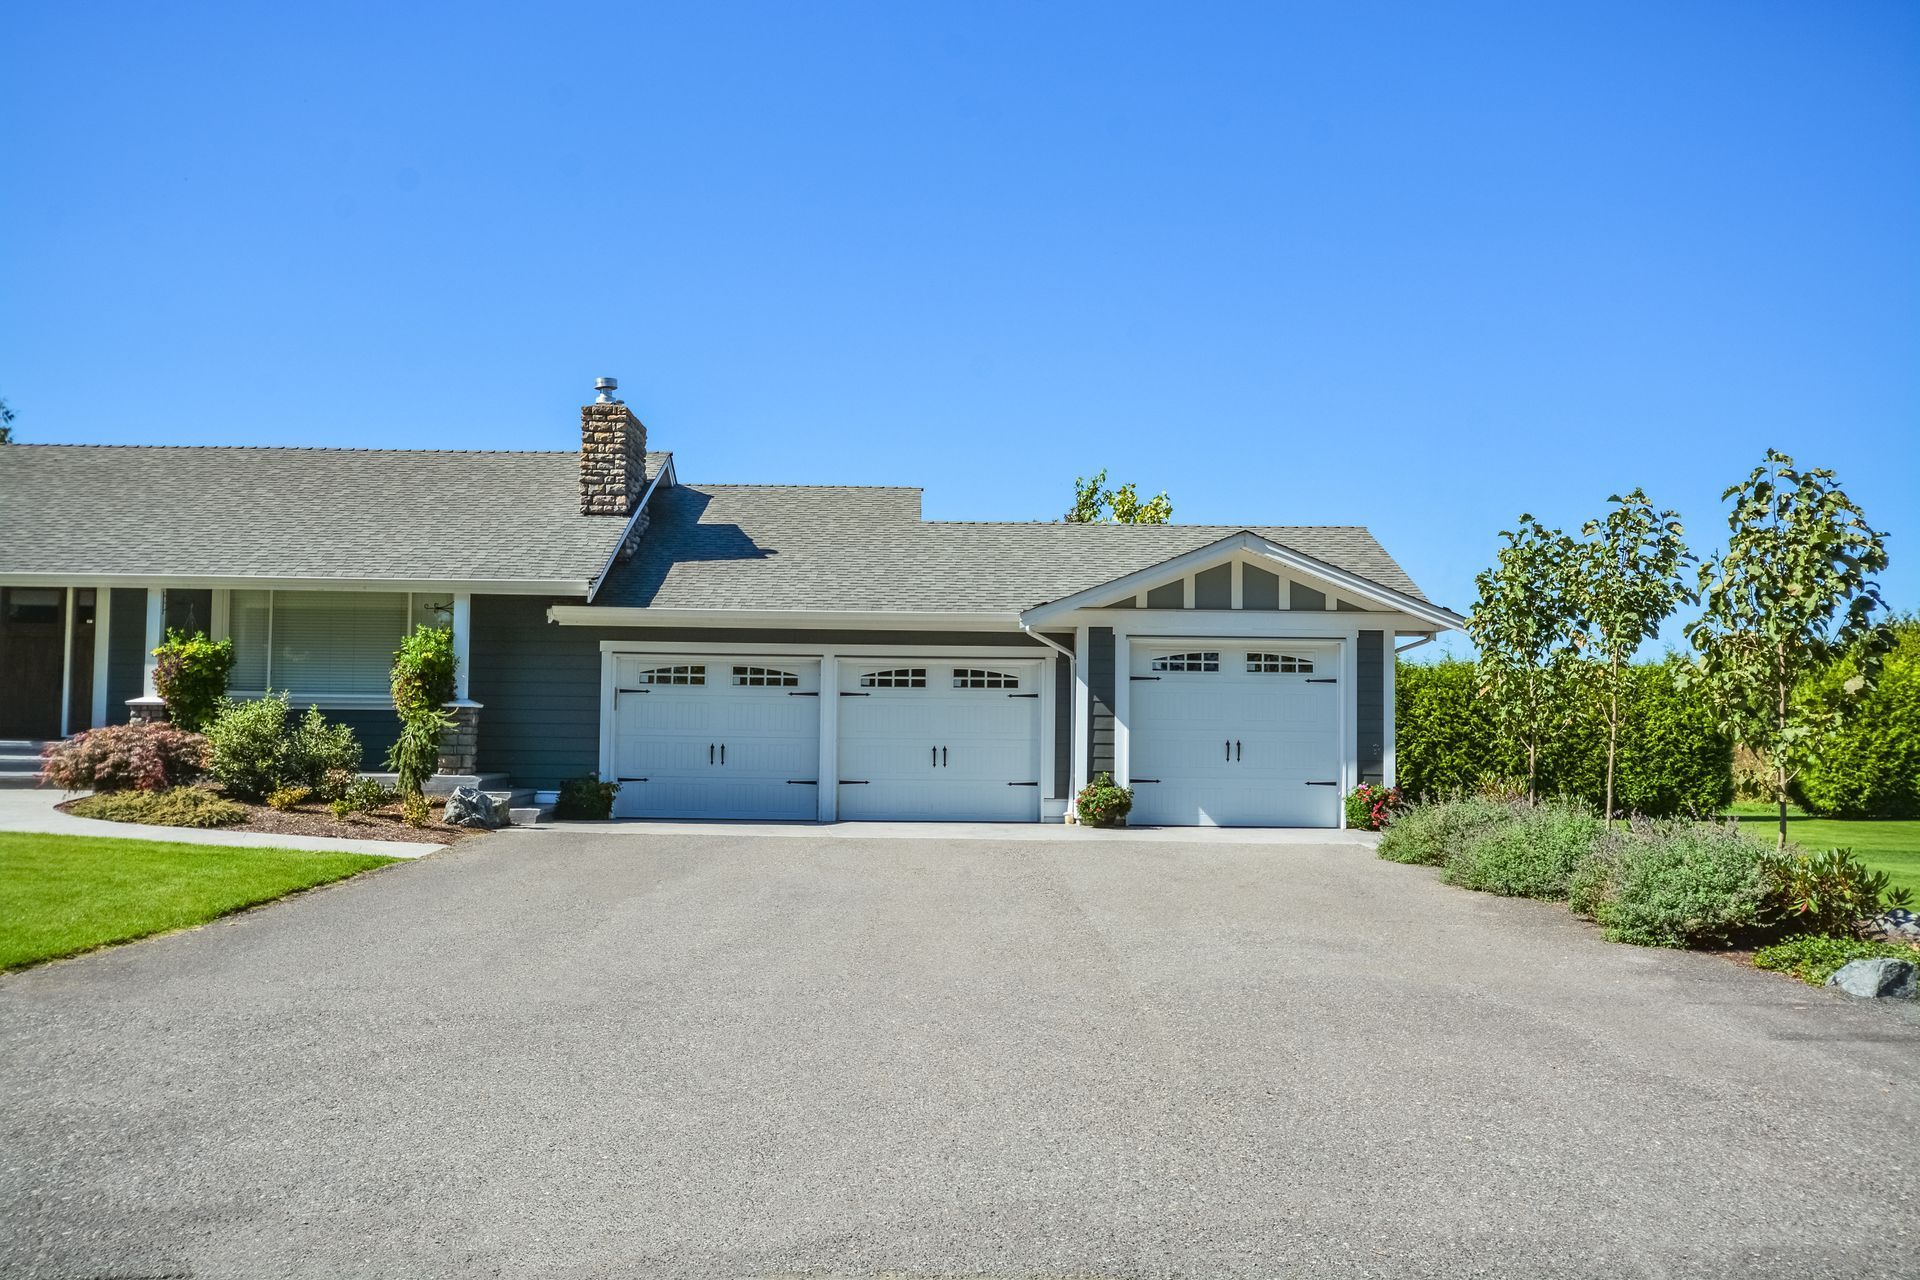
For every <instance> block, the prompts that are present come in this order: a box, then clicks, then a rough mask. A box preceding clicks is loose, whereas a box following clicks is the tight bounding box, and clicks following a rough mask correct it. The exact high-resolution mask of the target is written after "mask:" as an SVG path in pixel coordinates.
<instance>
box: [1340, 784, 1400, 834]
mask: <svg viewBox="0 0 1920 1280" xmlns="http://www.w3.org/2000/svg"><path fill="white" fill-rule="evenodd" d="M1400 802H1401V795H1400V788H1398V787H1376V786H1375V785H1373V783H1371V782H1363V783H1361V784H1360V785H1359V786H1357V787H1355V788H1354V789H1353V790H1352V791H1350V792H1348V793H1347V825H1348V826H1349V827H1352V828H1354V829H1355V830H1357V831H1378V830H1380V829H1381V828H1382V827H1384V826H1386V825H1387V823H1388V822H1389V821H1391V820H1392V818H1393V811H1394V810H1395V809H1398V808H1399V807H1400Z"/></svg>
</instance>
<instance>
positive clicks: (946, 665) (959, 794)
mask: <svg viewBox="0 0 1920 1280" xmlns="http://www.w3.org/2000/svg"><path fill="white" fill-rule="evenodd" d="M839 713H840V815H839V816H840V817H841V818H842V819H843V820H846V821H859V820H862V819H886V820H894V821H906V822H914V821H942V820H944V821H977V822H1037V821H1039V819H1040V668H1039V666H1038V665H1037V664H1035V663H1028V662H1005V663H995V662H990V661H984V660H982V661H975V662H951V661H949V662H927V661H904V660H903V661H886V662H848V661H844V660H843V661H842V662H841V663H840V700H839Z"/></svg>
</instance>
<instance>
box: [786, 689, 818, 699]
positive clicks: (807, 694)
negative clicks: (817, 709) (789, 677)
mask: <svg viewBox="0 0 1920 1280" xmlns="http://www.w3.org/2000/svg"><path fill="white" fill-rule="evenodd" d="M787 696H788V697H789V698H817V697H819V696H820V691H819V690H817V689H789V690H787Z"/></svg>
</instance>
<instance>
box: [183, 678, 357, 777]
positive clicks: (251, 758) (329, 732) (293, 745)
mask: <svg viewBox="0 0 1920 1280" xmlns="http://www.w3.org/2000/svg"><path fill="white" fill-rule="evenodd" d="M291 712H292V708H291V707H290V706H289V705H288V703H287V695H286V694H284V693H270V694H268V695H267V696H266V697H264V698H257V699H254V700H253V701H251V702H230V701H223V702H221V704H220V709H219V711H217V712H216V713H215V714H214V717H213V723H211V724H209V725H208V726H207V741H208V743H209V744H210V745H211V758H210V760H209V763H208V771H209V772H210V773H211V774H212V775H213V780H214V781H215V782H217V783H219V784H220V786H221V788H222V789H223V790H225V791H226V792H227V794H229V795H231V796H234V797H236V798H238V799H241V800H248V801H253V802H256V803H257V802H259V801H261V800H264V799H265V798H266V797H267V796H269V795H270V794H272V793H273V792H275V791H278V790H280V789H281V788H283V787H308V788H311V789H313V790H319V789H321V788H322V787H325V786H327V785H329V783H328V780H329V779H330V778H333V777H336V776H337V775H339V774H342V773H344V774H349V775H350V774H351V773H352V771H353V770H355V769H357V768H359V767H360V743H359V742H358V741H357V740H355V738H354V736H353V730H352V729H351V728H350V727H348V726H347V725H344V724H334V723H332V722H330V721H329V720H328V719H327V718H326V717H325V716H324V715H322V714H320V709H319V708H318V707H308V708H307V712H306V714H305V715H303V716H301V717H300V719H299V720H297V721H293V722H291V723H289V716H290V714H291Z"/></svg>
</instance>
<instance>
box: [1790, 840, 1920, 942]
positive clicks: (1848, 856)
mask: <svg viewBox="0 0 1920 1280" xmlns="http://www.w3.org/2000/svg"><path fill="white" fill-rule="evenodd" d="M1766 870H1767V873H1768V875H1770V876H1771V877H1772V880H1773V891H1774V896H1775V900H1776V901H1777V903H1778V904H1779V908H1780V911H1781V912H1782V914H1783V915H1784V916H1785V917H1786V919H1787V921H1788V922H1789V923H1791V924H1792V925H1794V926H1795V927H1796V928H1798V929H1799V930H1800V931H1802V932H1808V933H1825V934H1833V935H1835V936H1837V937H1843V936H1848V935H1851V934H1852V933H1853V929H1854V926H1855V925H1856V924H1858V923H1859V922H1860V921H1862V920H1865V919H1868V918H1870V917H1872V916H1877V915H1879V914H1880V913H1881V912H1883V911H1885V910H1886V909H1887V908H1888V907H1904V906H1906V905H1907V904H1908V903H1909V902H1910V901H1911V900H1912V894H1911V893H1909V892H1908V891H1907V890H1905V889H1900V888H1895V887H1894V886H1893V883H1892V877H1891V876H1889V875H1888V874H1887V873H1886V872H1884V871H1874V870H1872V869H1871V868H1869V867H1868V866H1867V865H1866V864H1865V863H1863V862H1861V861H1860V859H1858V858H1856V857H1854V855H1853V851H1852V850H1851V849H1828V850H1826V851H1825V852H1824V853H1813V852H1810V851H1808V850H1805V849H1800V848H1796V847H1793V846H1789V847H1788V848H1787V850H1786V852H1784V853H1778V854H1773V855H1770V856H1769V857H1768V858H1767V859H1766Z"/></svg>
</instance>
